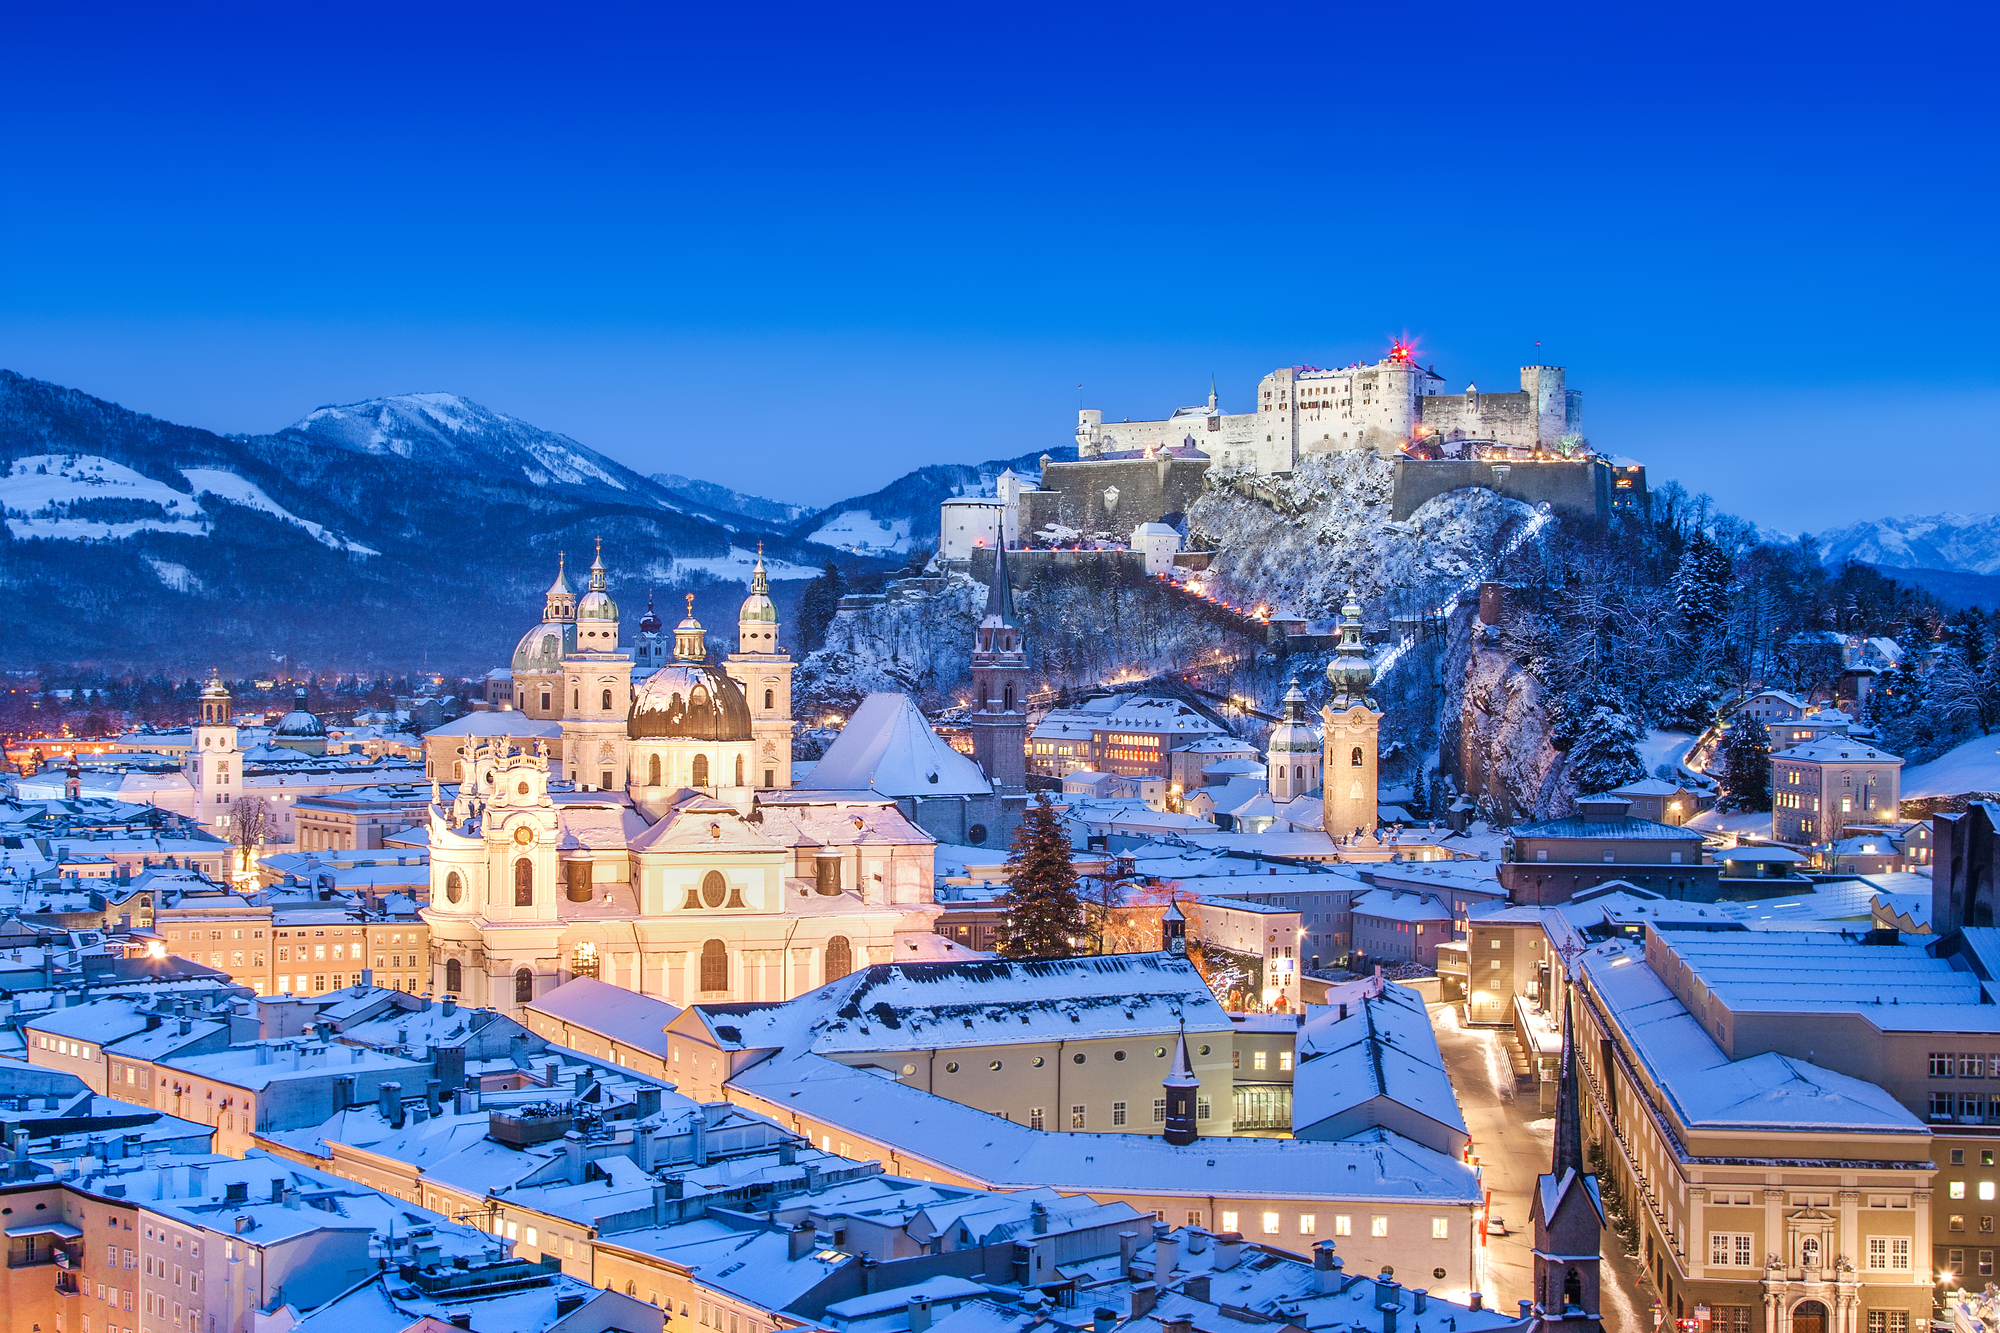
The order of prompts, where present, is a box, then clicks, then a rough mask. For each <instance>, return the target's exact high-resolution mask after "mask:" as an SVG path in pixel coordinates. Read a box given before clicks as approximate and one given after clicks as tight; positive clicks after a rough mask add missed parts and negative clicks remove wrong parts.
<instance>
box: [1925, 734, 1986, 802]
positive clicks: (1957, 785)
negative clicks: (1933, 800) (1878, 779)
mask: <svg viewBox="0 0 2000 1333" xmlns="http://www.w3.org/2000/svg"><path fill="white" fill-rule="evenodd" d="M1972 791H2000V736H1976V737H1974V738H1973V739H1972V740H1969V741H1967V742H1965V744H1963V745H1960V746H1958V747H1957V748H1956V749H1952V750H1947V751H1945V753H1943V754H1941V755H1939V756H1938V757H1937V758H1936V759H1933V760H1931V761H1930V762H1929V763H1928V764H1918V765H1917V766H1916V767H1915V768H1910V769H1905V770H1904V771H1903V799H1904V800H1906V801H1913V800H1917V799H1919V798H1920V797H1925V796H1960V795H1963V794H1964V793H1966V792H1972Z"/></svg>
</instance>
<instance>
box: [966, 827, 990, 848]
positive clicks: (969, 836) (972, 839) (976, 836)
mask: <svg viewBox="0 0 2000 1333" xmlns="http://www.w3.org/2000/svg"><path fill="white" fill-rule="evenodd" d="M965 840H966V841H967V842H969V843H971V844H972V845H973V846H974V847H983V846H985V845H986V825H984V824H974V825H973V826H972V827H971V828H969V829H967V830H966V831H965Z"/></svg>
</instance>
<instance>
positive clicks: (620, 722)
mask: <svg viewBox="0 0 2000 1333" xmlns="http://www.w3.org/2000/svg"><path fill="white" fill-rule="evenodd" d="M557 582H558V583H561V578H560V576H559V577H558V579H557ZM609 584H610V576H609V575H608V574H607V573H606V571H605V568H604V539H603V538H601V537H600V538H598V541H597V559H596V560H595V561H594V562H593V563H592V564H591V566H590V591H588V592H586V593H585V594H584V595H583V596H582V598H581V599H579V600H578V601H577V604H576V648H575V650H574V651H572V652H571V653H570V654H569V655H568V657H567V658H565V659H564V661H563V677H564V681H563V685H564V693H565V695H566V696H567V698H566V699H565V700H564V702H565V703H566V704H567V707H566V708H565V710H564V712H563V719H562V729H563V766H564V768H565V769H567V770H568V777H569V780H570V781H571V782H574V783H576V784H577V785H578V786H580V787H593V788H598V789H601V790H604V791H623V790H624V789H625V782H626V749H625V715H626V713H627V712H629V711H630V710H631V707H632V656H631V654H629V653H625V652H621V651H619V647H618V603H616V602H614V601H612V600H611V594H610V593H609V592H608V591H607V588H608V587H609ZM556 596H557V594H556V592H555V591H554V590H553V589H551V590H550V593H549V599H550V601H551V603H553V602H554V601H555V600H556Z"/></svg>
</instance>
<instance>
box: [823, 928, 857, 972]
mask: <svg viewBox="0 0 2000 1333" xmlns="http://www.w3.org/2000/svg"><path fill="white" fill-rule="evenodd" d="M853 970H854V946H853V945H851V944H849V943H848V942H847V936H845V935H835V936H834V937H833V938H832V939H830V940H828V941H827V942H826V976H825V980H827V981H838V980H840V979H841V978H842V977H844V976H846V975H847V974H848V973H849V972H852V971H853Z"/></svg>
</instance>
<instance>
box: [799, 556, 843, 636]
mask: <svg viewBox="0 0 2000 1333" xmlns="http://www.w3.org/2000/svg"><path fill="white" fill-rule="evenodd" d="M846 593H847V581H846V580H845V579H843V578H841V576H840V566H839V565H836V564H834V563H833V559H832V557H828V558H827V562H826V568H825V569H823V570H821V571H820V575H819V577H818V578H816V579H814V580H813V581H812V582H811V583H808V584H807V585H806V590H805V593H804V595H802V596H801V597H800V598H799V647H800V649H801V650H802V651H803V652H807V653H810V652H815V651H817V650H818V649H819V648H820V646H821V645H822V644H824V643H825V642H826V627H827V626H828V625H831V624H832V623H833V615H834V612H836V611H838V610H840V599H841V598H842V597H843V596H845V595H846Z"/></svg>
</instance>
